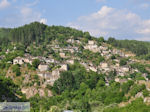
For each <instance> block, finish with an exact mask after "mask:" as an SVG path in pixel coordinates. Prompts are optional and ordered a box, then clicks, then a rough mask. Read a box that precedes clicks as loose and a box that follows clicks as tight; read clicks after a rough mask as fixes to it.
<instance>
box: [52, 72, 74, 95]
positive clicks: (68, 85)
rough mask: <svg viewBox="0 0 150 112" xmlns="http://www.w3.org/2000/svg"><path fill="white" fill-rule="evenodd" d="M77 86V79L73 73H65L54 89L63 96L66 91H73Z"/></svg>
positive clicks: (61, 75) (56, 82)
mask: <svg viewBox="0 0 150 112" xmlns="http://www.w3.org/2000/svg"><path fill="white" fill-rule="evenodd" d="M74 86H75V79H74V77H73V75H72V73H71V72H63V73H61V74H60V78H59V79H58V80H57V81H55V83H54V86H53V89H54V91H55V92H56V93H57V94H61V93H62V92H63V91H64V90H66V89H67V90H71V89H72V88H74Z"/></svg>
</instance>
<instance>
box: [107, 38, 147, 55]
mask: <svg viewBox="0 0 150 112" xmlns="http://www.w3.org/2000/svg"><path fill="white" fill-rule="evenodd" d="M107 42H108V43H109V44H111V45H113V46H115V47H118V48H125V49H127V50H129V51H131V52H133V53H135V54H136V55H137V56H141V55H146V54H148V53H149V46H150V43H148V42H142V41H136V40H116V39H115V38H109V39H108V41H107Z"/></svg>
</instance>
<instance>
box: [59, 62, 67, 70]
mask: <svg viewBox="0 0 150 112" xmlns="http://www.w3.org/2000/svg"><path fill="white" fill-rule="evenodd" d="M60 66H61V67H60V70H61V71H67V70H68V65H67V64H61V65H60Z"/></svg>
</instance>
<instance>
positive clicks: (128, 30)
mask: <svg viewBox="0 0 150 112" xmlns="http://www.w3.org/2000/svg"><path fill="white" fill-rule="evenodd" d="M68 26H71V27H74V28H78V29H81V30H84V31H89V32H90V33H91V34H92V35H94V36H105V37H109V36H113V37H116V38H119V39H124V38H128V39H141V40H142V38H143V39H144V38H146V39H147V38H148V37H149V35H150V20H143V19H142V18H141V17H140V16H139V15H137V14H135V13H132V12H129V11H127V10H117V9H115V8H111V7H107V6H103V7H102V8H101V9H100V10H99V11H98V12H95V13H92V14H90V15H87V16H82V17H79V18H78V19H77V20H76V21H74V22H70V23H68ZM149 40H150V38H149Z"/></svg>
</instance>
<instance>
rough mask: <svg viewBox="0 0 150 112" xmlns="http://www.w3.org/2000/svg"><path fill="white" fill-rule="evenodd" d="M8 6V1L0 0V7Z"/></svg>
mask: <svg viewBox="0 0 150 112" xmlns="http://www.w3.org/2000/svg"><path fill="white" fill-rule="evenodd" d="M8 6H10V3H9V2H8V1H7V0H1V2H0V9H4V8H6V7H8Z"/></svg>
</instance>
